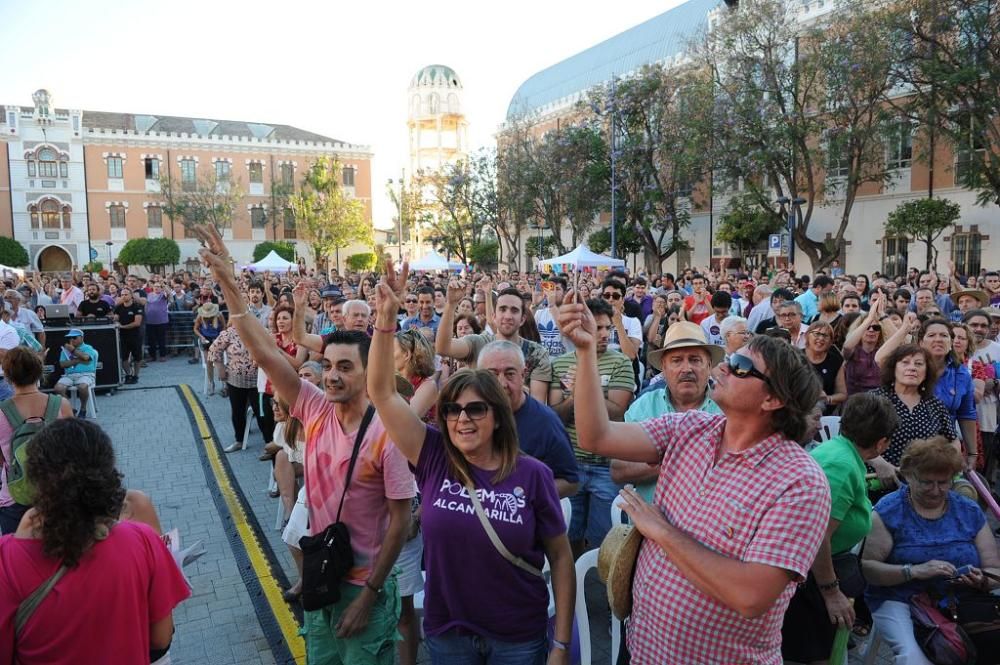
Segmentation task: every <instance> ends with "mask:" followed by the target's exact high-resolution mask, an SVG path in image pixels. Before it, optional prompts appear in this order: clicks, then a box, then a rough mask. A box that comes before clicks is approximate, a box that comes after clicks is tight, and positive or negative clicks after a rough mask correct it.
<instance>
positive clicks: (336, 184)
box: [288, 157, 374, 264]
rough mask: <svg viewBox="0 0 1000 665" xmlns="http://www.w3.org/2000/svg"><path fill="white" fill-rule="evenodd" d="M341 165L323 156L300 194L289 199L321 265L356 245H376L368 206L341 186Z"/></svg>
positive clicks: (297, 224)
mask: <svg viewBox="0 0 1000 665" xmlns="http://www.w3.org/2000/svg"><path fill="white" fill-rule="evenodd" d="M341 171H342V167H341V165H340V164H339V163H338V162H336V161H335V160H333V159H330V158H329V157H320V158H318V159H317V160H316V161H315V162H313V163H312V165H311V166H310V167H309V168H308V169H307V170H306V173H305V176H304V177H303V179H302V187H301V188H300V189H299V192H298V193H296V194H293V195H292V196H290V197H289V199H288V205H289V207H290V208H291V209H292V213H293V215H294V216H295V228H296V231H297V232H298V235H299V237H300V238H302V239H303V240H305V241H306V242H308V243H309V246H310V248H311V249H312V252H313V256H314V257H315V259H316V263H317V264H325V263H326V261H327V259H328V257H329V256H330V254H331V253H332V252H333V251H335V250H338V249H341V248H343V247H347V246H349V245H351V244H353V243H361V244H364V245H367V246H369V247H371V246H372V244H373V242H374V239H373V235H374V234H373V232H372V227H371V224H370V223H369V222H368V220H367V218H366V215H365V206H364V204H363V203H362V202H361V201H359V200H358V199H355V198H352V197H350V196H349V195H348V194H347V192H346V191H345V190H344V188H343V186H342V185H341V182H342V180H341Z"/></svg>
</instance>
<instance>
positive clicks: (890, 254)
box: [507, 0, 1000, 274]
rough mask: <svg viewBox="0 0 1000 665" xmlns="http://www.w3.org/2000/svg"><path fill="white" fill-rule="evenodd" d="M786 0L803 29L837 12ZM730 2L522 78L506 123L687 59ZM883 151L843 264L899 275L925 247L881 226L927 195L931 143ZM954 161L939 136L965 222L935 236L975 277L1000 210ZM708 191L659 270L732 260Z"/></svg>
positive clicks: (831, 217)
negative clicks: (980, 195)
mask: <svg viewBox="0 0 1000 665" xmlns="http://www.w3.org/2000/svg"><path fill="white" fill-rule="evenodd" d="M787 3H788V7H789V10H790V11H792V12H794V14H795V17H796V19H797V20H798V21H800V22H801V23H802V24H804V25H805V24H808V23H810V22H812V21H816V20H818V19H821V18H822V17H824V16H826V15H827V14H829V13H830V12H833V11H836V3H835V2H832V1H831V0H787ZM735 4H737V3H735V2H732V1H731V0H688V1H687V2H684V3H682V4H680V5H678V6H677V7H674V8H673V9H671V10H669V11H667V12H665V13H663V14H661V15H659V16H656V17H653V18H651V19H649V20H648V21H646V22H644V23H641V24H640V25H637V26H635V27H633V28H631V29H629V30H626V31H625V32H623V33H621V34H619V35H616V36H614V37H612V38H610V39H608V40H606V41H604V42H602V43H600V44H597V45H595V46H593V47H591V48H589V49H587V50H585V51H583V52H581V53H578V54H576V55H573V56H571V57H569V58H567V59H565V60H563V61H561V62H558V63H556V64H555V65H552V66H551V67H548V68H546V69H544V70H542V71H540V72H537V73H536V74H534V75H532V76H531V77H530V78H528V79H527V80H525V81H524V83H522V84H521V86H520V87H519V88H518V90H517V92H516V93H515V94H514V96H513V98H512V99H511V102H510V105H509V107H508V111H507V122H508V123H513V122H515V121H523V119H525V118H530V123H531V124H532V127H533V130H534V131H537V132H539V133H543V132H545V131H547V130H548V129H550V128H552V127H554V126H557V125H558V123H559V122H560V121H562V122H567V121H570V120H571V119H572V116H573V115H574V113H575V108H576V105H577V103H578V102H579V101H581V100H582V99H584V97H585V95H586V93H587V91H588V90H590V89H591V88H593V87H594V86H597V85H603V84H606V83H608V82H610V81H611V80H612V79H614V78H621V77H627V76H629V75H630V74H632V73H634V72H637V71H639V70H640V69H641V67H642V66H644V65H648V64H666V65H670V64H672V63H681V62H684V61H685V58H686V55H685V51H686V48H687V45H688V43H689V42H690V40H691V39H693V38H694V37H695V36H697V35H698V34H699V33H700V32H703V31H705V30H708V29H710V28H711V26H712V25H714V23H715V22H716V21H719V20H723V16H724V11H726V6H727V5H730V6H732V5H735ZM885 150H886V160H887V162H888V163H891V164H894V165H895V169H894V171H893V177H892V179H891V182H889V183H887V184H884V185H882V184H866V185H864V186H863V187H862V189H861V191H860V192H859V196H858V198H857V200H856V201H855V203H854V207H853V209H852V212H851V222H850V224H849V225H848V227H847V230H846V234H845V241H846V247H845V249H844V253H843V255H842V256H841V260H840V262H841V265H842V266H843V267H844V268H845V269H846V270H847V271H848V272H851V271H855V272H871V271H874V270H880V271H883V272H886V273H890V274H899V273H901V272H905V270H906V267H907V266H916V267H921V268H922V267H923V266H924V265H925V258H926V256H925V246H924V244H923V243H922V242H920V241H917V240H911V239H907V238H898V237H887V236H886V235H885V232H884V223H885V220H886V219H887V217H888V215H889V213H890V212H891V211H892V210H894V209H895V208H896V207H897V206H898V205H899V204H900V203H902V202H903V201H906V200H910V199H915V198H921V197H926V196H927V192H928V187H929V181H930V174H929V169H928V166H927V163H928V160H926V159H922V157H925V156H926V151H927V148H926V146H924V145H921V144H920V142H919V141H917V140H915V139H914V136H913V133H912V132H911V133H900V135H899V136H897V137H894V138H893V139H892V140H887V142H886V147H885ZM922 153H923V154H922ZM958 157H959V156H958V155H956V153H955V151H954V150H952V149H951V148H950V147H949V146H947V145H945V144H944V142H941V144H939V145H938V146H937V147H936V149H935V155H934V160H932V161H933V163H935V164H936V165H937V167H936V169H935V173H934V195H935V197H940V198H947V199H950V200H952V201H955V202H956V203H958V204H960V206H961V209H962V216H961V219H960V220H959V222H958V223H957V224H956V225H955V227H954V228H953V229H952V230H951V231H950V232H945V233H944V234H943V235H942V236H941V238H940V239H939V240H938V246H937V249H938V251H939V256H940V259H939V260H940V261H941V262H942V264H943V262H944V260H945V259H947V258H948V257H950V258H951V259H952V260H953V261H954V262H955V264H956V267H957V268H958V270H959V272H960V273H962V274H978V272H979V269H980V268H981V267H987V266H989V267H996V258H995V257H996V256H997V248H998V247H1000V216H998V215H997V211H996V208H995V207H993V206H987V207H982V206H979V205H977V204H976V194H975V192H972V191H969V190H967V189H965V188H963V187H961V186H958V185H957V184H956V177H955V173H956V171H957V170H958V168H960V165H959V163H958ZM750 175H751V174H748V177H749V176H750ZM818 175H819V177H823V178H828V179H835V178H837V177H838V175H837V174H836V173H832V172H829V170H828V171H827V172H825V173H820V174H818ZM714 189H715V192H714V196H713V197H712V200H711V201H710V202H709V200H708V197H707V196H705V195H704V194H705V191H706V190H707V187H705V186H703V185H699V186H698V187H696V188H695V190H694V195H693V198H692V200H691V201H690V202H689V205H690V214H691V225H690V226H689V227H688V229H686V231H685V239H686V240H687V241H688V243H689V244H690V246H691V250H690V252H687V251H685V252H679V253H677V254H674V255H673V256H671V257H669V258H668V259H667V260H666V261H665V262H664V263H663V270H664V271H671V272H676V271H677V270H680V269H683V268H685V267H688V266H692V267H695V266H707V265H713V266H720V265H722V266H724V265H730V264H731V263H732V262H733V259H734V258H735V253H734V252H733V251H731V249H730V248H729V247H728V246H726V245H725V244H724V243H720V242H718V240H717V239H715V236H714V228H713V227H714V225H715V224H716V223H717V222H718V220H719V219H720V218H721V216H722V215H723V214H724V213H725V212H726V210H727V208H726V206H727V204H728V201H729V199H730V195H731V194H732V193H733V192H731V191H720V190H722V188H721V187H720V186H719V183H715V187H714ZM826 191H827V192H834V193H832V194H828V195H827V197H826V198H825V199H824V200H821V201H816V202H815V204H816V207H815V209H814V211H813V217H812V222H811V224H810V235H811V236H812V237H814V238H817V239H823V238H832V237H833V235H834V234H835V233H836V231H837V228H838V226H839V222H840V214H841V210H842V205H841V204H842V201H840V200H838V198H837V196H838V195H837V194H836V193H835V192H837V188H835V187H830V188H826ZM840 191H842V190H840ZM699 194H701V196H700V195H699ZM840 196H843V195H842V194H840ZM601 218H602V220H601V221H602V223H607V220H608V219H609V216H608V215H602V216H601ZM565 240H566V239H564V241H565ZM991 257H992V260H991ZM625 258H630V257H625ZM640 263H641V259H640ZM795 264H796V267H797V268H798V270H799V271H800V272H811V271H812V266H811V265H809V260H808V258H807V257H806V256H805V254H804V252H801V251H797V252H796V254H795ZM939 268H942V269H943V268H944V266H943V265H940V266H939Z"/></svg>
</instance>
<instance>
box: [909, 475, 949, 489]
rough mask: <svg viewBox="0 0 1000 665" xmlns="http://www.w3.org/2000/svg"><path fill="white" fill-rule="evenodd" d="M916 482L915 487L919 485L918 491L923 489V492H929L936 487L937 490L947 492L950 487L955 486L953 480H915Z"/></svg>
mask: <svg viewBox="0 0 1000 665" xmlns="http://www.w3.org/2000/svg"><path fill="white" fill-rule="evenodd" d="M916 481H917V485H920V489H924V490H929V489H931V488H932V487H937V488H939V489H943V490H947V489H951V487H952V485H954V484H955V481H954V480H953V479H948V480H923V479H921V478H917V479H916Z"/></svg>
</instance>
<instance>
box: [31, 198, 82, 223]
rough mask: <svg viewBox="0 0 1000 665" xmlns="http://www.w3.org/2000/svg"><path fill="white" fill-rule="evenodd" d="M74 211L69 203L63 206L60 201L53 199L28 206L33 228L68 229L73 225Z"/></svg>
mask: <svg viewBox="0 0 1000 665" xmlns="http://www.w3.org/2000/svg"><path fill="white" fill-rule="evenodd" d="M72 212H73V211H72V208H70V207H69V206H68V205H62V206H61V205H59V202H58V201H54V200H52V199H46V200H45V201H42V202H41V203H39V204H32V205H30V206H28V213H29V214H30V215H31V228H33V229H46V230H50V229H55V230H59V229H63V228H65V229H68V228H70V226H71V221H70V218H71V214H72Z"/></svg>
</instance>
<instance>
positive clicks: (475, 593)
mask: <svg viewBox="0 0 1000 665" xmlns="http://www.w3.org/2000/svg"><path fill="white" fill-rule="evenodd" d="M386 272H387V274H388V275H389V277H388V278H387V280H388V281H386V280H383V282H382V284H380V285H379V286H378V292H377V309H378V318H377V319H376V323H375V334H374V337H373V339H372V346H371V350H370V352H369V354H368V396H369V399H371V401H372V402H373V403H374V405H375V408H376V409H377V410H378V413H379V417H380V418H381V419H382V423H383V424H384V425H385V429H386V432H387V433H388V435H389V437H390V438H391V439H392V441H393V442H394V443H395V444H396V447H397V448H398V449H399V450H400V451H401V452H402V453H403V455H404V456H406V458H407V460H409V462H410V465H411V467H412V468H413V470H414V474H415V475H416V479H417V484H418V485H419V487H420V492H421V497H422V500H421V503H422V506H423V513H422V519H421V526H422V529H423V536H424V562H425V564H426V569H427V583H426V588H425V601H424V633H425V634H426V635H427V651H428V653H429V654H430V657H431V662H432V663H443V662H453V661H457V660H458V659H462V658H477V659H484V661H485V662H486V663H494V662H505V663H506V662H517V663H525V664H526V665H542V664H544V663H545V662H546V660H548V663H549V664H550V665H556V664H561V663H568V662H569V653H568V651H567V649H568V644H567V643H568V642H569V641H570V637H571V632H572V622H573V604H574V595H575V584H576V582H575V574H574V568H573V557H572V553H571V551H570V547H569V541H568V540H567V538H566V525H565V523H564V521H563V518H562V511H561V509H560V506H559V496H558V494H557V492H556V487H555V481H554V480H553V477H552V472H551V471H550V470H549V469H548V467H546V466H545V465H544V464H542V463H541V462H539V461H538V460H536V459H534V458H532V457H529V456H527V455H522V454H521V452H520V448H519V447H518V442H517V427H516V425H515V423H514V414H513V413H512V412H511V409H510V403H509V401H508V400H507V396H506V394H505V393H504V392H503V390H502V389H501V388H500V384H499V383H498V382H497V380H496V378H495V377H494V376H493V375H492V374H490V373H489V372H486V371H473V370H462V371H460V372H458V373H457V374H456V375H455V376H453V377H452V378H451V379H450V380H449V381H448V383H447V384H445V385H444V387H443V388H442V389H441V395H440V397H439V398H438V402H437V427H434V426H433V425H425V424H424V423H423V422H422V421H421V420H420V418H419V417H418V416H417V415H416V414H414V413H413V411H412V410H411V409H410V408H409V406H408V405H407V403H406V401H405V400H404V399H403V398H402V397H401V396H400V395H399V394H398V393H397V392H396V386H395V380H394V371H393V363H392V352H393V340H394V336H395V332H396V313H397V312H398V311H399V306H400V300H401V296H402V291H403V286H404V285H405V284H406V277H407V272H408V270H407V267H406V265H405V264H404V266H403V272H402V274H401V275H400V276H399V277H397V276H396V275H395V273H394V271H393V270H392V269H391V267H390V268H389V269H388V270H387V271H386ZM450 288H458V287H449V289H450ZM470 487H472V488H473V492H474V494H475V496H476V497H477V498H478V499H479V503H480V504H481V505H482V509H483V512H484V513H485V515H486V519H487V520H488V521H489V523H490V525H491V527H492V528H493V530H495V531H496V534H497V536H498V537H499V540H500V542H501V543H502V544H503V546H504V547H505V548H506V549H507V550H509V553H511V554H512V555H513V556H514V557H517V558H518V559H519V563H520V564H524V567H521V566H520V565H515V564H514V563H513V562H511V561H510V560H509V559H507V558H505V557H504V556H503V555H501V554H500V552H499V551H498V549H497V546H495V545H494V544H493V542H492V541H491V540H490V537H489V536H488V535H487V533H486V531H485V529H484V525H483V524H481V523H480V518H479V517H478V516H477V510H476V509H475V507H474V502H473V501H472V498H471V495H470V493H469V489H468V488H470ZM546 557H548V559H549V561H550V563H551V567H552V588H553V595H554V597H555V605H556V617H555V618H556V622H555V639H554V640H553V644H552V649H551V653H550V649H549V643H548V639H547V638H546V627H547V623H548V601H549V594H548V589H547V588H546V585H545V581H544V579H543V578H542V577H541V574H540V573H537V571H536V572H530V571H529V570H528V569H530V568H534V569H540V568H542V565H543V564H544V562H545V558H546ZM536 573H537V574H536ZM463 662H464V661H463Z"/></svg>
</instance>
